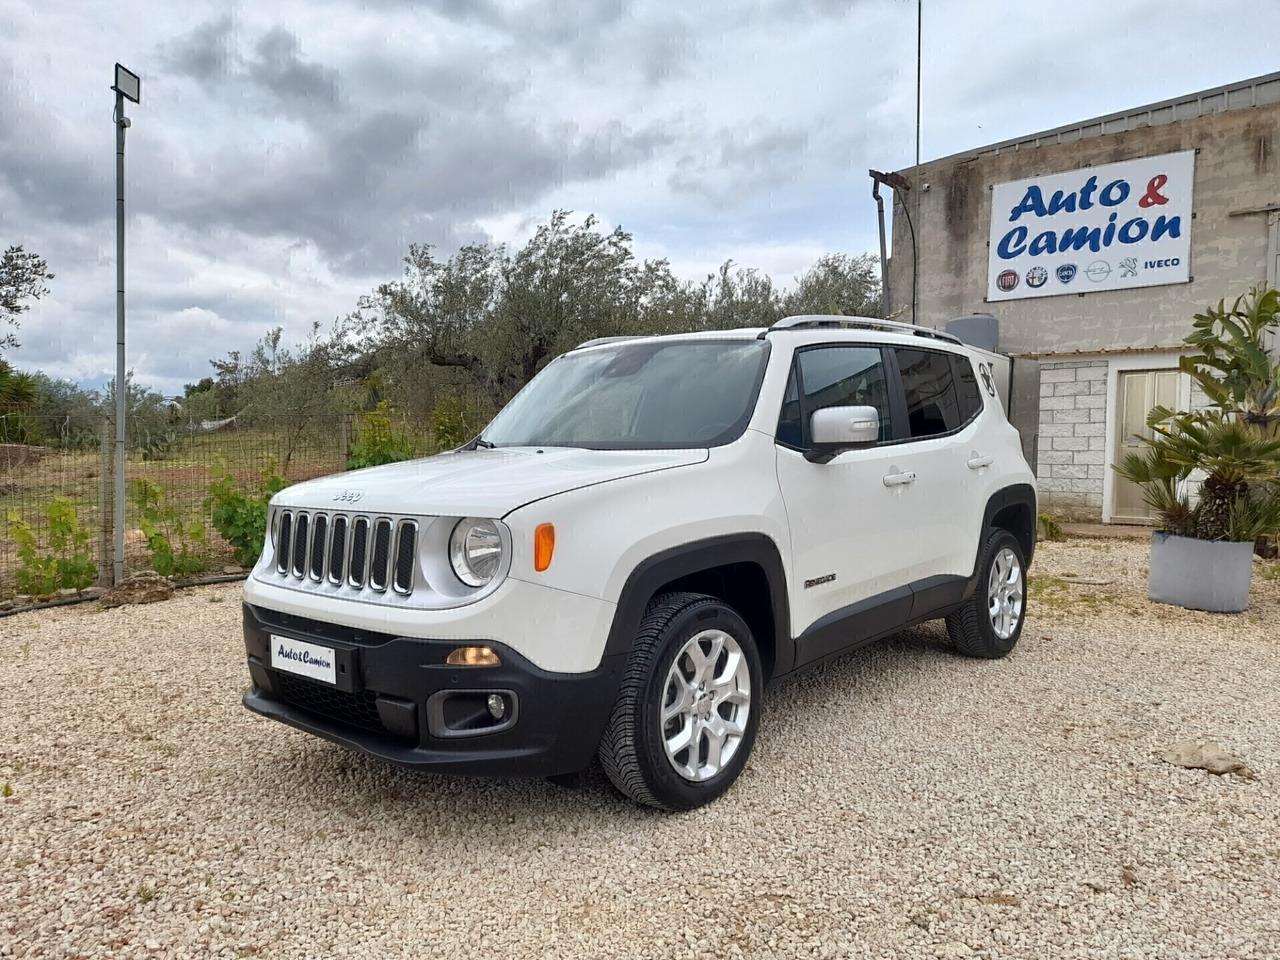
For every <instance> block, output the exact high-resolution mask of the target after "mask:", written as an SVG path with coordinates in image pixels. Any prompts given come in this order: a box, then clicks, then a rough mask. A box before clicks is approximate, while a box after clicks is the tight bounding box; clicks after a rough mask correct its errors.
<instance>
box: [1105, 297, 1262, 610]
mask: <svg viewBox="0 0 1280 960" xmlns="http://www.w3.org/2000/svg"><path fill="white" fill-rule="evenodd" d="M1277 333H1280V291H1276V290H1274V289H1262V288H1259V289H1256V290H1254V291H1252V292H1251V293H1250V294H1248V295H1247V296H1244V297H1240V298H1238V299H1237V300H1236V302H1235V303H1234V305H1233V306H1232V307H1230V308H1227V307H1226V305H1225V303H1224V302H1220V303H1219V304H1218V305H1217V306H1216V307H1211V308H1210V309H1209V310H1207V311H1206V312H1204V313H1202V314H1198V315H1197V316H1196V318H1195V322H1194V324H1193V329H1192V332H1191V334H1190V335H1188V336H1187V338H1186V340H1185V342H1186V343H1187V344H1188V345H1189V346H1191V347H1194V348H1195V349H1196V350H1197V352H1196V353H1195V354H1192V355H1190V356H1186V357H1183V358H1182V360H1181V361H1180V364H1179V365H1180V367H1181V369H1182V370H1183V372H1185V373H1187V374H1188V375H1189V376H1190V377H1191V378H1192V379H1193V380H1194V381H1195V382H1196V383H1197V384H1198V385H1199V386H1200V388H1201V390H1202V391H1203V392H1204V395H1205V398H1206V400H1207V406H1206V407H1205V408H1203V409H1200V410H1180V411H1174V410H1170V409H1168V408H1167V407H1156V408H1155V409H1153V410H1152V411H1151V414H1150V416H1149V417H1148V420H1147V426H1148V427H1149V428H1150V430H1151V436H1150V437H1142V438H1139V439H1141V441H1142V443H1143V444H1144V445H1145V448H1146V449H1144V450H1143V451H1141V452H1139V453H1131V454H1128V455H1127V456H1126V457H1125V458H1124V459H1123V460H1122V461H1121V462H1120V463H1118V464H1117V465H1116V470H1117V472H1118V473H1119V474H1120V475H1121V476H1123V477H1126V478H1127V479H1129V480H1132V481H1134V482H1135V483H1137V484H1139V485H1140V486H1141V487H1142V489H1143V495H1144V498H1145V499H1146V502H1147V503H1148V504H1149V505H1150V506H1151V508H1152V509H1153V510H1154V511H1155V513H1156V516H1157V520H1158V522H1159V525H1160V527H1159V529H1158V530H1156V531H1155V532H1154V533H1153V534H1152V539H1151V566H1150V574H1149V579H1148V591H1149V594H1150V596H1151V599H1152V600H1155V601H1158V602H1161V603H1172V604H1177V605H1178V606H1182V607H1189V608H1192V609H1198V610H1213V611H1218V612H1238V611H1241V610H1244V609H1245V607H1246V606H1248V602H1249V586H1250V582H1251V580H1252V576H1253V562H1252V561H1253V551H1254V545H1255V543H1257V542H1258V541H1259V540H1261V539H1263V538H1265V537H1268V536H1273V535H1275V534H1276V533H1278V532H1280V360H1277V359H1276V357H1274V356H1272V355H1270V354H1268V343H1267V340H1268V338H1269V337H1272V336H1275V335H1276V334H1277Z"/></svg>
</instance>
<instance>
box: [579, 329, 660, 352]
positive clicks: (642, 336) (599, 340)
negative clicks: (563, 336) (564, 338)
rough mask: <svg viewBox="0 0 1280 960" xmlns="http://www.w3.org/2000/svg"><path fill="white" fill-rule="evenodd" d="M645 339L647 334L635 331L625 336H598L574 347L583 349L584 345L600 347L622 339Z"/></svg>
mask: <svg viewBox="0 0 1280 960" xmlns="http://www.w3.org/2000/svg"><path fill="white" fill-rule="evenodd" d="M643 339H645V334H643V333H633V334H630V335H628V336H625V337H596V338H595V339H594V340H587V341H585V342H584V343H580V344H578V345H577V346H576V347H574V348H573V349H575V350H581V349H582V348H583V347H598V346H600V344H602V343H617V342H619V341H621V340H643Z"/></svg>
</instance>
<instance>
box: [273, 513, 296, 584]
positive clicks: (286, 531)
mask: <svg viewBox="0 0 1280 960" xmlns="http://www.w3.org/2000/svg"><path fill="white" fill-rule="evenodd" d="M292 544H293V511H292V510H282V511H281V512H280V529H279V530H278V531H277V533H276V573H288V572H289V547H290V546H291V545H292Z"/></svg>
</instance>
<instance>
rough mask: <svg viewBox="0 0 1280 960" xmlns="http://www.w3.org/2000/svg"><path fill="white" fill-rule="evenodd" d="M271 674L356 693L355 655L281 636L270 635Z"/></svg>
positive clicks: (337, 648) (323, 645) (296, 638)
mask: <svg viewBox="0 0 1280 960" xmlns="http://www.w3.org/2000/svg"><path fill="white" fill-rule="evenodd" d="M267 644H268V649H269V651H270V653H269V657H268V661H269V662H268V665H269V666H270V667H271V669H272V670H279V671H282V672H284V673H290V674H293V675H294V676H298V677H305V678H306V679H308V680H311V681H313V682H315V683H319V684H321V685H322V686H326V687H333V688H334V689H335V690H343V691H346V692H347V693H351V692H353V691H354V690H355V689H356V676H357V673H356V663H355V658H356V651H355V650H353V649H350V648H347V647H336V646H333V645H331V644H327V643H316V642H315V641H314V640H303V639H300V638H298V637H289V636H285V635H283V634H279V633H272V634H268V636H267Z"/></svg>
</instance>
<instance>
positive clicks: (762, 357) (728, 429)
mask: <svg viewBox="0 0 1280 960" xmlns="http://www.w3.org/2000/svg"><path fill="white" fill-rule="evenodd" d="M768 356H769V344H768V343H767V342H766V341H763V340H732V341H725V340H683V341H680V340H676V341H666V342H662V341H643V340H639V341H632V342H629V343H621V344H618V345H617V346H609V347H599V348H596V349H592V350H584V351H581V352H576V353H569V354H565V355H564V356H562V357H560V358H559V359H557V360H554V361H552V362H551V363H549V364H547V366H546V368H545V369H544V370H543V371H542V372H541V373H539V374H538V375H537V376H536V377H534V378H533V379H532V380H530V381H529V384H528V386H526V387H525V388H524V389H523V390H521V391H520V393H518V394H517V395H516V397H515V399H513V400H512V401H511V402H510V403H508V404H507V405H506V406H505V407H503V408H502V412H500V413H499V414H498V415H497V416H496V417H495V418H494V419H493V422H492V423H490V424H489V426H488V427H487V428H486V429H485V431H484V433H483V434H481V440H483V441H485V443H488V444H493V445H495V446H500V447H589V448H591V449H595V450H660V449H673V448H676V449H678V448H681V447H714V446H719V445H721V444H725V443H729V442H730V441H732V440H735V439H737V438H738V437H739V436H741V434H742V431H743V430H745V429H746V426H747V421H748V420H750V419H751V412H752V410H753V409H754V407H755V402H756V394H757V393H758V392H759V390H760V381H761V380H762V379H763V377H764V365H765V361H766V360H767V359H768Z"/></svg>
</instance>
